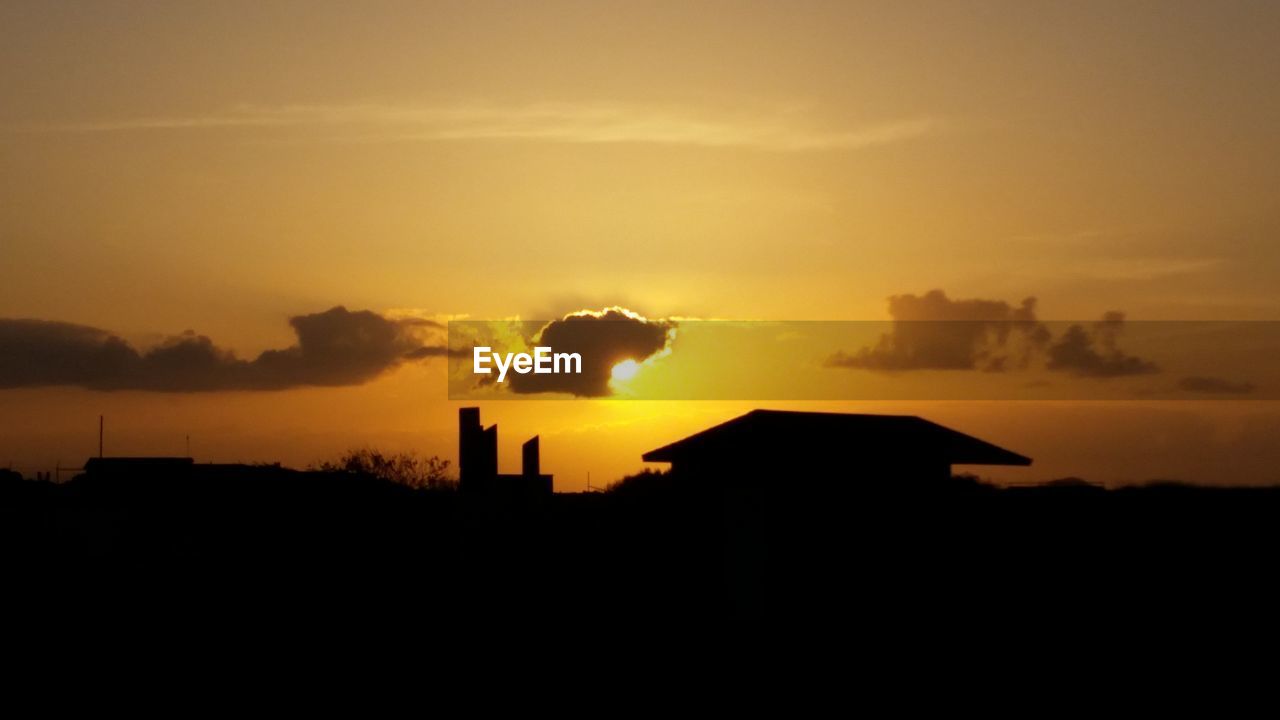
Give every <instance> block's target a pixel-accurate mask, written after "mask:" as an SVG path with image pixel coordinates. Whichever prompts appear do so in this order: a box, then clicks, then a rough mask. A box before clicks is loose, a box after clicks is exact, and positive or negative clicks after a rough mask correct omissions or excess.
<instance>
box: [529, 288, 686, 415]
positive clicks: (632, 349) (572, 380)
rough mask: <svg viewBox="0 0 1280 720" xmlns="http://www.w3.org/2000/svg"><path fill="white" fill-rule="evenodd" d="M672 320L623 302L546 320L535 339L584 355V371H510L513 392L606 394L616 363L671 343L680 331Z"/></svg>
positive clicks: (645, 356) (641, 357)
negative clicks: (622, 305)
mask: <svg viewBox="0 0 1280 720" xmlns="http://www.w3.org/2000/svg"><path fill="white" fill-rule="evenodd" d="M675 327H676V325H675V323H674V322H672V321H670V320H651V319H648V318H645V317H643V316H641V315H638V314H636V313H634V312H631V311H630V310H626V309H624V308H619V307H612V308H606V309H604V310H601V311H598V312H596V311H589V310H583V311H580V312H576V313H571V314H569V315H566V316H564V317H563V318H561V319H559V320H553V321H551V322H550V323H547V325H545V326H544V327H543V328H542V329H541V331H540V332H539V333H538V335H537V336H536V337H535V338H534V344H536V345H542V346H546V347H550V348H552V349H553V350H554V351H555V352H557V353H562V352H566V353H579V354H580V355H582V373H581V374H544V375H535V374H533V373H530V374H527V375H519V374H514V373H513V374H511V375H508V376H507V384H508V385H510V388H511V392H514V393H520V394H527V393H544V392H558V393H569V394H571V395H575V396H578V397H604V396H607V395H609V394H610V393H611V390H610V387H609V380H610V378H611V373H612V371H613V366H614V365H617V364H618V363H620V362H622V361H624V360H635V361H636V362H643V361H644V360H646V359H648V358H650V357H653V356H656V355H658V354H659V353H662V352H664V351H666V350H668V349H669V345H668V344H669V342H670V341H671V339H672V338H673V337H674V334H675Z"/></svg>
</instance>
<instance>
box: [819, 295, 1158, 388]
mask: <svg viewBox="0 0 1280 720" xmlns="http://www.w3.org/2000/svg"><path fill="white" fill-rule="evenodd" d="M889 315H890V316H891V317H892V318H893V327H892V330H891V331H890V332H887V333H884V334H882V335H881V336H880V339H879V340H878V341H877V342H876V344H875V345H874V346H871V347H864V348H862V349H860V350H858V351H856V352H852V353H850V352H845V351H843V350H841V351H837V352H836V353H834V354H833V355H831V356H829V357H828V358H827V359H826V361H825V363H824V365H825V366H826V367H833V368H855V369H862V370H879V371H885V372H893V371H902V370H981V371H983V372H1006V371H1008V370H1013V369H1026V368H1028V367H1030V366H1031V365H1032V363H1038V362H1039V361H1040V360H1041V359H1043V360H1044V366H1045V368H1046V369H1048V370H1050V371H1055V372H1062V373H1067V374H1071V375H1076V376H1079V377H1093V378H1111V377H1121V376H1126V375H1143V374H1148V373H1154V372H1158V371H1159V368H1158V367H1157V366H1156V364H1155V363H1153V362H1151V361H1149V360H1145V359H1143V358H1140V357H1137V356H1135V355H1130V354H1127V353H1125V352H1124V351H1123V350H1121V349H1120V347H1119V336H1120V333H1121V331H1122V329H1123V327H1124V313H1122V312H1118V311H1112V312H1108V313H1106V314H1105V315H1104V316H1103V318H1102V321H1100V322H1097V323H1093V324H1092V325H1091V326H1088V327H1086V326H1085V325H1081V324H1073V325H1070V326H1069V327H1067V328H1066V330H1065V331H1063V333H1062V335H1061V336H1059V337H1058V338H1057V339H1054V338H1053V332H1052V331H1051V330H1050V326H1049V325H1048V324H1047V323H1044V322H1041V321H1039V320H1037V319H1036V299H1035V298H1033V297H1028V298H1026V299H1024V300H1023V301H1022V302H1021V303H1020V304H1018V305H1016V306H1015V305H1011V304H1009V303H1007V302H1004V301H1003V300H981V299H969V300H952V299H951V298H948V297H947V295H946V293H944V292H943V291H941V290H933V291H931V292H928V293H926V294H924V295H911V294H908V295H895V296H893V297H891V298H889Z"/></svg>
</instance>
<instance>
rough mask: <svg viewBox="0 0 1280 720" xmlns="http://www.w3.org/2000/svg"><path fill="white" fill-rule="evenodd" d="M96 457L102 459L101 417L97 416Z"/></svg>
mask: <svg viewBox="0 0 1280 720" xmlns="http://www.w3.org/2000/svg"><path fill="white" fill-rule="evenodd" d="M98 457H102V416H101V415H99V416H98Z"/></svg>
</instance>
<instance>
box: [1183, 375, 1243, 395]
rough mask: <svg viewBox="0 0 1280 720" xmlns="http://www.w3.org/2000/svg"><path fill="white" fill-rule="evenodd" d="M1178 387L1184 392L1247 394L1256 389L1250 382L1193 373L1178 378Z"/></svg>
mask: <svg viewBox="0 0 1280 720" xmlns="http://www.w3.org/2000/svg"><path fill="white" fill-rule="evenodd" d="M1178 388H1179V389H1181V390H1184V391H1186V392H1193V393H1207V394H1213V395H1247V394H1249V393H1251V392H1253V391H1254V390H1256V389H1257V388H1256V387H1255V386H1254V384H1253V383H1251V382H1244V381H1235V380H1227V379H1225V378H1219V377H1202V376H1195V375H1193V376H1189V377H1184V378H1182V379H1181V380H1179V381H1178Z"/></svg>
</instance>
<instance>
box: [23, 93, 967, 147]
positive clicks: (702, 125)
mask: <svg viewBox="0 0 1280 720" xmlns="http://www.w3.org/2000/svg"><path fill="white" fill-rule="evenodd" d="M307 127H312V128H317V129H329V130H334V129H337V130H341V131H342V132H343V133H344V139H347V140H357V141H402V140H420V141H432V142H443V141H457V140H543V141H553V142H566V143H594V144H599V143H651V144H662V145H690V146H701V147H749V148H757V149H763V150H777V151H804V150H856V149H860V148H868V147H875V146H880V145H888V144H891V143H896V142H901V141H905V140H911V139H914V138H917V137H921V136H925V135H929V134H932V133H934V132H936V131H938V130H939V129H940V128H941V127H942V123H941V122H940V121H939V120H937V119H935V118H930V117H911V118H899V119H893V120H887V121H882V122H877V123H871V124H863V125H858V126H842V127H821V126H819V125H816V124H814V123H813V122H810V121H808V120H806V118H804V117H803V116H802V115H800V114H798V113H795V112H770V113H758V112H757V113H740V114H736V115H734V114H718V115H708V114H699V113H691V112H688V111H681V110H677V109H672V108H663V107H650V106H635V105H621V104H605V103H536V104H528V105H515V106H500V105H490V104H441V105H420V104H419V105H413V104H374V103H355V104H345V105H282V106H255V105H243V106H239V107H235V108H230V109H228V110H224V111H220V112H214V113H208V114H204V115H183V116H167V117H163V116H161V117H140V118H126V119H120V120H99V121H90V122H80V123H66V124H61V125H48V126H40V127H22V128H13V127H11V128H9V129H10V130H25V131H35V132H77V133H104V132H125V131H149V130H182V131H191V130H217V129H237V128H239V129H261V130H270V129H273V128H274V129H299V128H307Z"/></svg>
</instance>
